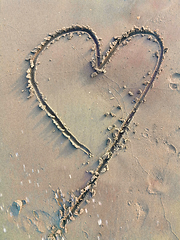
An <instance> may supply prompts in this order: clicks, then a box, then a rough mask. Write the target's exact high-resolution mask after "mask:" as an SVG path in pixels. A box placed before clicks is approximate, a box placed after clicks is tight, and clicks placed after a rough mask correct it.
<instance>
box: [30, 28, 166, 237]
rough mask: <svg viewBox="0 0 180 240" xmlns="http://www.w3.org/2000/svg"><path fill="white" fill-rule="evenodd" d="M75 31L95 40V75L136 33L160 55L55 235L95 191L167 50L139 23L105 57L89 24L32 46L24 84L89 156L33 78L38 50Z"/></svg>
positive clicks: (55, 121)
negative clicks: (146, 37)
mask: <svg viewBox="0 0 180 240" xmlns="http://www.w3.org/2000/svg"><path fill="white" fill-rule="evenodd" d="M77 31H81V32H86V33H87V34H89V35H90V37H91V38H92V39H93V40H94V43H95V45H96V57H95V59H93V60H92V68H93V69H94V71H95V72H94V73H95V74H94V75H93V76H96V75H97V74H99V73H103V72H105V69H104V67H105V65H106V63H107V62H108V60H109V59H110V58H111V57H112V55H113V54H114V53H115V51H116V49H117V47H118V46H119V45H121V44H122V43H123V42H124V41H126V40H127V39H129V38H131V37H133V36H135V35H138V34H147V35H151V36H153V37H154V38H155V40H156V41H157V43H158V44H159V46H160V55H159V56H157V58H158V61H157V63H156V65H155V68H154V71H153V73H152V75H151V78H150V81H149V83H148V84H147V86H146V87H145V89H144V91H143V92H142V93H141V95H140V97H139V100H138V101H137V102H136V104H135V105H134V107H133V109H132V111H131V112H130V114H129V115H128V116H127V118H126V120H125V121H124V122H123V124H122V126H121V128H120V129H119V131H118V134H117V136H116V138H115V139H114V142H113V143H112V145H111V146H110V148H109V149H108V150H107V151H106V152H105V153H104V154H103V155H102V157H101V158H100V159H99V165H98V167H97V168H96V169H95V171H91V174H92V176H91V178H90V180H89V181H88V182H87V184H86V185H85V187H84V188H82V189H81V191H80V192H81V193H80V195H79V197H78V198H76V199H75V202H74V204H73V205H72V206H71V207H69V208H68V211H67V209H65V206H62V209H63V212H65V213H66V214H64V215H63V216H62V218H61V220H60V227H59V228H58V229H57V227H56V228H55V230H54V231H53V232H51V234H50V235H51V236H55V235H56V233H57V232H59V230H60V234H62V233H63V232H66V224H67V223H68V221H69V220H71V218H72V217H73V215H75V212H76V210H77V208H79V205H80V204H81V203H82V202H83V200H84V199H85V197H86V195H87V194H88V193H89V192H91V193H92V194H94V193H95V190H94V187H95V186H96V185H97V180H98V179H99V176H100V174H101V172H102V170H103V168H105V167H106V166H107V164H108V162H109V161H110V159H111V158H112V156H113V153H114V151H115V150H116V148H118V144H119V141H120V139H121V138H122V136H123V134H124V133H125V132H126V130H127V129H128V125H129V123H130V122H131V120H132V119H133V117H134V115H135V113H136V112H137V110H138V108H139V106H140V104H141V103H142V102H143V101H144V98H145V96H146V95H147V93H148V91H149V89H150V88H151V86H152V84H153V82H154V81H155V79H156V77H157V74H158V73H160V66H161V64H162V61H163V59H164V54H165V53H166V52H167V48H165V47H164V43H163V39H162V38H161V37H160V35H159V34H158V33H157V31H151V30H150V29H149V28H144V27H141V28H138V27H134V28H133V29H132V30H130V31H129V32H126V33H125V34H122V36H121V37H116V38H114V40H115V41H114V44H113V47H112V48H110V49H109V50H108V51H107V52H106V54H105V58H104V59H103V58H102V55H101V49H100V42H99V39H98V38H97V36H96V33H95V32H94V31H93V30H92V29H91V28H90V27H89V26H80V25H74V26H71V27H69V28H63V29H61V30H57V31H56V32H55V33H54V34H49V35H50V36H49V37H47V38H45V42H42V43H41V45H39V46H38V47H37V48H36V49H35V50H33V53H35V54H34V55H33V56H32V55H31V56H30V58H29V59H28V60H30V68H28V70H27V75H26V77H27V78H28V86H27V87H28V88H29V91H30V95H29V97H31V96H33V94H34V93H35V94H36V97H37V99H38V101H39V103H40V105H39V106H40V107H41V108H42V109H43V110H45V111H46V113H47V114H48V116H50V117H51V118H52V120H53V123H54V124H56V126H57V128H58V129H60V130H61V131H62V133H63V135H64V136H66V137H67V138H68V139H69V140H70V142H71V143H72V144H73V145H74V146H75V147H77V148H80V149H81V150H83V151H84V152H86V153H87V154H88V155H89V156H92V153H91V152H90V150H89V149H88V148H87V147H86V146H85V145H83V144H81V143H80V142H79V141H78V140H77V139H76V138H75V136H73V135H72V133H71V132H70V131H69V130H68V129H67V127H66V126H65V125H64V124H63V122H62V120H61V119H60V118H59V117H58V116H57V113H55V112H54V110H53V109H51V108H50V106H49V105H48V104H47V103H46V101H45V99H44V96H43V94H42V93H41V92H40V90H39V88H38V83H37V80H36V69H37V66H36V62H37V58H38V56H39V54H40V53H41V52H42V51H43V50H44V49H45V48H46V47H47V46H48V44H50V43H51V42H52V41H53V40H54V39H56V38H58V37H61V36H62V35H64V34H69V33H73V32H77ZM101 58H102V59H101Z"/></svg>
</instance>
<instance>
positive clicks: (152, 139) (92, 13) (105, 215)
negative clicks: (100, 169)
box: [0, 0, 180, 240]
mask: <svg viewBox="0 0 180 240" xmlns="http://www.w3.org/2000/svg"><path fill="white" fill-rule="evenodd" d="M178 7H179V3H178V1H158V2H157V1H154V0H151V1H148V3H147V1H130V2H129V1H117V2H116V1H115V2H113V3H112V2H110V1H106V3H104V1H91V2H88V1H87V2H84V1H83V3H82V1H79V0H78V1H75V2H70V1H65V2H64V1H63V2H62V1H58V2H57V1H38V2H34V1H18V2H17V1H11V0H9V1H1V33H2V34H1V36H2V37H1V56H0V57H1V61H0V64H1V82H0V83H1V86H0V89H1V95H0V102H1V105H0V106H1V118H0V119H1V124H0V125H1V130H0V136H1V137H0V139H1V145H0V146H1V151H0V153H1V177H0V180H1V182H0V184H1V188H0V219H1V221H0V224H1V229H0V238H2V239H12V236H13V239H14V240H16V239H45V236H47V234H48V233H49V231H48V230H49V228H50V227H51V226H52V225H54V224H55V223H57V222H58V221H57V218H56V214H55V213H57V211H58V209H59V206H58V204H57V202H56V201H55V199H54V192H53V190H54V191H56V190H57V189H58V188H60V189H61V190H62V192H63V193H64V194H65V197H66V200H67V199H68V198H69V195H68V192H69V191H71V190H76V189H77V188H79V189H81V188H83V187H84V186H85V185H86V183H87V182H88V181H89V180H90V177H91V175H90V174H89V173H86V171H89V170H94V169H96V167H97V159H98V158H99V157H100V156H102V154H103V152H106V151H107V149H108V147H109V145H107V139H108V138H110V139H111V140H112V142H113V136H114V137H115V136H116V129H117V128H120V127H121V126H122V122H123V120H124V119H126V117H127V115H128V113H129V112H130V111H131V110H132V107H133V106H134V104H135V103H134V102H135V101H137V99H136V98H139V96H140V93H141V92H142V91H143V89H145V87H146V86H145V85H146V84H147V82H148V81H149V79H150V77H151V74H152V72H153V69H154V66H155V64H156V62H157V55H158V54H159V52H158V53H156V52H157V51H158V45H157V44H156V43H155V42H153V41H150V40H148V39H147V36H136V37H134V38H132V39H131V41H130V42H129V43H128V45H127V46H123V47H120V48H119V50H118V51H116V53H115V55H114V56H112V58H111V59H110V60H111V61H110V62H109V63H107V65H106V66H105V69H106V73H105V74H98V75H97V76H96V77H93V78H91V77H90V76H91V74H92V73H93V72H94V70H93V69H92V67H91V65H90V60H91V59H92V57H93V55H94V52H95V51H94V47H95V45H94V43H93V41H92V39H88V41H87V37H88V36H86V35H85V34H83V35H82V34H80V33H78V34H73V36H71V35H68V36H66V37H62V38H61V39H60V40H59V41H54V43H53V44H51V45H50V46H49V48H48V49H46V50H45V51H44V52H43V54H42V55H40V56H39V59H38V61H37V75H36V77H37V81H38V83H39V88H40V89H41V91H42V92H43V94H44V96H45V97H47V102H48V103H49V104H50V106H51V107H52V108H53V109H55V111H56V112H57V114H58V116H60V117H61V119H62V121H63V122H64V123H66V125H67V127H68V128H69V129H70V131H71V132H72V133H73V135H75V136H76V137H77V139H78V141H80V142H81V143H83V144H84V145H85V146H87V147H88V149H90V150H91V152H92V153H93V155H94V156H93V157H92V158H89V157H88V155H87V154H85V153H84V152H83V151H81V150H80V149H75V148H74V147H73V146H72V145H71V143H70V142H69V140H68V139H67V138H65V137H64V136H63V135H62V133H61V131H59V130H58V129H57V128H56V126H55V125H54V124H53V123H52V120H51V118H49V117H48V116H47V114H46V113H45V111H42V110H41V109H40V108H39V106H38V104H39V103H38V101H37V99H36V97H35V96H33V97H32V98H30V99H27V97H28V96H29V92H28V89H27V79H26V70H27V69H28V68H29V63H28V62H27V61H24V59H25V58H27V57H28V54H29V53H30V51H31V50H32V49H34V47H35V46H38V45H40V44H41V42H42V41H43V39H44V37H45V36H47V34H48V33H54V32H55V31H56V30H57V29H62V28H63V27H69V26H72V24H79V25H89V26H90V27H91V28H92V29H93V30H94V31H95V32H96V33H97V36H98V37H101V38H102V40H100V43H101V45H102V46H101V52H102V54H103V55H105V53H106V52H107V50H108V48H109V43H110V42H113V36H121V34H122V33H123V32H127V31H129V30H130V29H132V27H133V26H134V25H136V26H138V27H141V26H148V27H150V29H151V30H156V29H158V32H159V33H160V35H161V36H162V37H163V39H164V40H163V41H164V44H165V47H168V49H169V51H168V52H167V53H166V55H165V60H164V61H163V64H162V68H163V70H162V72H161V73H160V75H159V77H158V79H157V80H155V82H154V85H153V88H152V89H150V91H149V92H148V95H147V96H146V101H145V103H142V104H141V105H140V107H139V109H138V111H137V113H136V114H135V116H134V118H133V120H132V121H131V123H130V125H129V127H130V130H129V131H128V132H127V134H125V135H124V136H123V139H122V145H123V149H122V150H119V151H117V154H114V155H113V158H112V159H111V161H109V164H108V167H109V171H107V172H105V173H103V174H102V175H101V177H100V179H99V181H98V185H97V189H96V195H95V196H94V197H92V198H90V199H89V200H90V203H88V204H87V205H85V206H84V213H83V214H82V215H80V216H78V217H76V219H75V221H72V222H70V223H69V224H67V228H68V232H67V234H66V235H65V237H66V238H67V239H70V240H71V239H105V240H106V239H132V240H134V239H155V240H156V239H157V240H158V239H168V240H169V239H170V240H171V239H179V238H180V231H179V229H180V226H179V222H180V219H179V216H180V210H179V209H180V205H179V198H180V186H179V180H180V179H179V178H180V175H179V168H180V144H179V142H180V141H179V140H180V139H179V138H180V135H179V134H180V127H179V125H180V124H179V118H180V116H179V113H180V111H179V110H180V109H179V102H180V101H179V100H180V95H179V84H180V83H179V81H180V77H179V76H180V69H179V61H178V60H179V56H178V52H179V48H180V45H179V42H178V41H177V39H179V37H180V36H179V31H178V30H177V29H178V25H179V21H180V19H179V16H178ZM68 39H70V40H68ZM111 47H113V46H110V48H111ZM149 71H150V73H149ZM139 89H140V90H139ZM141 90H142V91H141ZM129 92H130V93H132V94H129ZM133 101H134V102H133ZM132 102H133V103H132ZM119 105H120V106H121V108H118V106H119ZM105 113H109V114H106V115H107V116H106V117H105V115H104V114H105ZM114 125H116V126H114ZM108 129H109V130H108ZM112 142H111V143H110V144H112ZM83 163H84V164H83ZM17 200H24V201H26V204H24V205H23V204H22V205H21V202H19V201H18V202H17V203H18V204H19V209H18V208H17V209H14V208H12V204H13V202H14V201H17ZM18 211H19V212H18ZM11 212H13V214H14V215H13V216H12V214H11Z"/></svg>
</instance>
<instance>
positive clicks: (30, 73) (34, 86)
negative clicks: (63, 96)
mask: <svg viewBox="0 0 180 240" xmlns="http://www.w3.org/2000/svg"><path fill="white" fill-rule="evenodd" d="M77 31H81V32H85V33H87V34H88V35H89V36H90V37H91V38H92V39H93V41H94V42H95V45H96V54H97V56H96V66H99V65H100V43H99V40H98V38H97V36H96V34H95V32H94V31H93V30H92V29H91V28H89V27H88V26H78V25H75V26H72V27H69V28H63V29H62V30H57V31H56V32H55V33H54V34H49V35H50V36H49V37H47V38H45V41H44V42H41V45H39V46H38V47H37V48H35V50H33V51H32V53H34V55H31V56H30V58H29V61H30V68H29V69H28V70H27V75H26V78H28V86H27V88H29V91H30V95H29V97H28V98H30V97H32V96H33V94H34V93H35V95H36V97H37V100H38V101H39V107H40V108H41V109H43V110H45V112H46V113H47V115H48V116H49V117H51V119H52V121H53V123H54V124H55V125H56V126H57V128H58V129H59V130H60V131H61V132H62V134H63V135H64V136H65V137H67V138H68V139H69V141H70V142H71V143H72V145H73V146H74V147H75V148H79V149H81V150H82V151H84V152H85V153H86V154H88V155H89V156H90V157H91V156H92V153H91V151H90V150H89V149H88V147H86V146H85V145H84V144H82V143H80V142H79V141H78V139H77V138H76V137H75V136H74V135H73V134H72V133H71V132H70V131H69V130H68V128H67V127H66V125H65V124H64V123H63V121H62V120H61V119H60V117H58V115H57V113H56V112H55V111H54V110H53V109H52V108H51V107H50V105H49V104H48V103H47V102H46V100H45V99H44V96H43V93H42V92H41V91H40V89H39V87H38V82H37V80H36V70H37V59H38V56H39V55H40V54H41V53H42V52H43V50H45V49H46V47H47V46H48V45H49V44H50V43H51V42H52V41H54V40H55V39H56V38H59V37H61V36H62V35H64V34H69V33H73V32H77Z"/></svg>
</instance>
